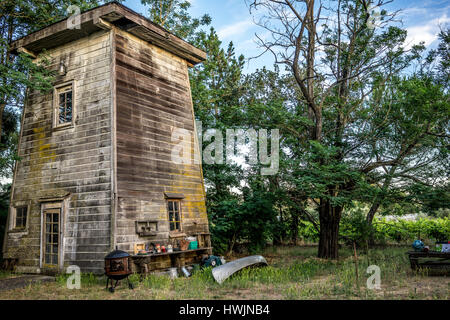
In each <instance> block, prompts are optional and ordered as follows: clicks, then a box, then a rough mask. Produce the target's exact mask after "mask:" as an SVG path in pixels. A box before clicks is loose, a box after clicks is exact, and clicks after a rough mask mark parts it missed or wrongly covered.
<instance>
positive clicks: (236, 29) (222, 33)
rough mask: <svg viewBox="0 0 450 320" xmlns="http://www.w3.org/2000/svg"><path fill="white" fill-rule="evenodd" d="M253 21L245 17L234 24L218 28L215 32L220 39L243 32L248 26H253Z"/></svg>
mask: <svg viewBox="0 0 450 320" xmlns="http://www.w3.org/2000/svg"><path fill="white" fill-rule="evenodd" d="M253 25H254V24H253V21H252V20H251V19H247V20H244V21H239V22H237V23H234V24H230V25H227V26H225V27H223V28H222V29H220V30H219V31H218V32H217V33H218V35H219V38H220V39H226V38H230V37H232V36H235V35H237V34H244V33H245V32H246V31H247V30H248V29H249V28H251V27H252V26H253Z"/></svg>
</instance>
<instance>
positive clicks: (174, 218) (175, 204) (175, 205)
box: [167, 200, 181, 231]
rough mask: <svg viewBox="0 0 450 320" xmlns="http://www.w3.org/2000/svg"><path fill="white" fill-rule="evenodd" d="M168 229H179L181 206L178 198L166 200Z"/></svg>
mask: <svg viewBox="0 0 450 320" xmlns="http://www.w3.org/2000/svg"><path fill="white" fill-rule="evenodd" d="M167 209H168V210H167V211H168V213H169V215H168V216H169V222H170V231H181V206H180V200H167Z"/></svg>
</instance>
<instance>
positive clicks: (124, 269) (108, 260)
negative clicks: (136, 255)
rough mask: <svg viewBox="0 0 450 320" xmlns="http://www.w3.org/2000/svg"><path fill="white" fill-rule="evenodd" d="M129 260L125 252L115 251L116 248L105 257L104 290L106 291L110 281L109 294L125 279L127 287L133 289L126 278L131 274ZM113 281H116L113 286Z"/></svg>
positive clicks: (129, 257)
mask: <svg viewBox="0 0 450 320" xmlns="http://www.w3.org/2000/svg"><path fill="white" fill-rule="evenodd" d="M130 259H131V256H130V255H129V254H128V253H127V252H125V251H121V250H117V248H116V250H115V251H113V252H111V253H110V254H108V255H107V256H106V257H105V275H106V276H107V277H108V280H107V281H106V289H108V284H109V281H111V287H110V288H109V291H110V292H114V290H115V288H116V286H117V283H118V282H119V281H120V280H122V279H125V278H126V279H127V281H128V287H129V288H130V289H133V284H132V283H131V282H130V280H129V279H128V276H129V275H130V274H131V273H132V271H131V261H130ZM113 280H116V284H115V285H113Z"/></svg>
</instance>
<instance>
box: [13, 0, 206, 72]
mask: <svg viewBox="0 0 450 320" xmlns="http://www.w3.org/2000/svg"><path fill="white" fill-rule="evenodd" d="M79 18H80V22H81V27H80V28H79V29H75V28H74V29H70V28H69V26H68V18H66V19H64V20H61V21H58V22H56V23H54V24H52V25H50V26H47V27H45V28H43V29H41V30H38V31H36V32H33V33H31V34H29V35H27V36H25V37H22V38H20V39H18V40H16V41H13V42H12V43H11V44H10V46H11V50H12V52H14V53H17V52H19V51H24V52H27V53H29V54H31V55H35V56H36V55H37V54H39V53H40V52H42V50H44V49H46V50H49V49H52V48H55V47H58V46H61V45H63V44H65V43H69V42H72V41H75V40H77V39H81V38H83V37H86V36H88V35H90V34H92V33H94V32H97V31H100V30H104V29H108V24H111V25H114V26H116V27H118V28H120V29H121V30H124V31H126V32H129V33H130V34H133V35H134V36H136V37H138V38H140V39H142V40H144V41H147V42H148V43H151V44H154V45H155V46H158V47H160V48H163V49H165V50H167V51H169V52H170V53H172V54H174V55H176V56H179V57H181V58H183V59H185V60H186V61H188V63H189V64H192V65H195V64H198V63H200V62H202V61H204V60H205V59H206V53H205V52H204V51H202V50H200V49H198V48H196V47H194V46H193V45H191V44H189V43H188V42H186V41H184V40H182V39H180V38H178V37H177V36H175V35H173V34H172V33H170V32H169V31H167V30H165V29H164V28H162V27H160V26H158V25H157V24H155V23H153V22H151V21H150V20H149V19H147V18H145V17H143V16H142V15H140V14H138V13H136V12H134V11H133V10H131V9H129V8H127V7H125V6H124V5H122V4H120V3H118V2H110V3H107V4H104V5H102V6H99V7H96V8H93V9H91V10H88V11H85V12H83V13H81V15H80V17H79ZM105 22H106V23H105Z"/></svg>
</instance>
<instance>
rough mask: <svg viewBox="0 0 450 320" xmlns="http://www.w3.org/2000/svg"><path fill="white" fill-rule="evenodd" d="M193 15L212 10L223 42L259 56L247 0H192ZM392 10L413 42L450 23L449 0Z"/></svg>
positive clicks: (135, 1) (400, 4) (268, 60)
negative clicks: (400, 10)
mask: <svg viewBox="0 0 450 320" xmlns="http://www.w3.org/2000/svg"><path fill="white" fill-rule="evenodd" d="M190 2H191V4H192V7H191V10H190V12H191V15H192V16H193V17H199V16H201V15H203V14H205V13H208V14H209V15H210V16H211V17H212V26H213V27H214V28H215V29H216V30H217V31H218V33H219V36H220V39H221V40H222V41H223V46H224V47H226V46H227V45H228V43H229V42H230V41H233V43H234V45H235V47H236V53H238V54H243V55H244V56H245V57H246V58H250V57H254V56H257V55H258V54H259V53H260V52H261V50H260V49H259V48H258V46H257V44H256V43H255V40H254V39H255V33H257V34H263V33H264V30H263V29H261V28H260V27H258V26H256V25H255V24H254V23H253V17H252V15H251V14H250V13H249V10H248V7H247V5H246V3H245V1H244V0H191V1H190ZM124 4H125V5H126V6H128V7H130V8H131V9H133V10H135V11H136V12H139V13H141V14H144V15H145V7H143V6H142V4H141V1H140V0H126V1H125V2H124ZM386 8H387V9H388V10H398V9H402V12H401V13H400V15H399V18H401V19H402V22H403V28H405V29H407V30H408V39H407V42H408V43H410V44H413V43H419V42H420V41H424V42H425V45H426V46H428V47H434V46H436V44H437V41H436V39H437V33H438V32H439V25H442V26H445V25H447V26H450V1H449V0H394V1H393V2H392V3H391V4H389V5H388V6H387V7H386ZM272 65H273V58H272V57H271V56H270V54H266V55H264V56H262V57H260V58H258V59H252V60H250V61H248V63H247V64H246V66H245V70H244V71H245V72H253V71H254V70H255V69H256V68H261V67H263V66H266V67H268V68H271V67H272Z"/></svg>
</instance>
